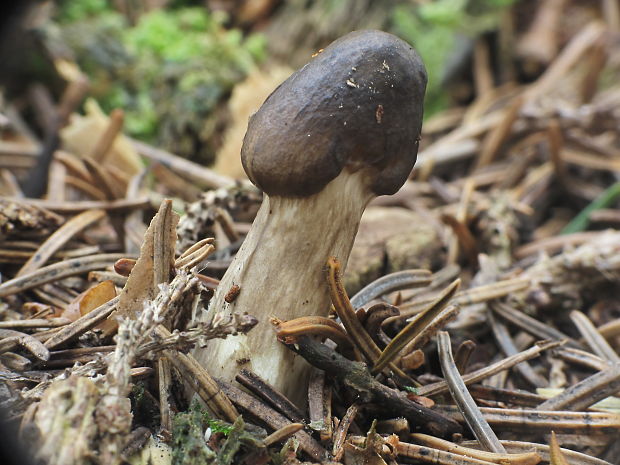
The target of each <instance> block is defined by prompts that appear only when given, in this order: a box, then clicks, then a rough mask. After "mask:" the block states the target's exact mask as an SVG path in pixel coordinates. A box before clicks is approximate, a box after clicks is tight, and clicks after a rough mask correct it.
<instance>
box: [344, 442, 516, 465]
mask: <svg viewBox="0 0 620 465" xmlns="http://www.w3.org/2000/svg"><path fill="white" fill-rule="evenodd" d="M394 443H395V444H394ZM394 443H392V444H390V446H388V445H387V444H386V443H384V444H383V445H382V447H381V451H380V452H381V454H382V455H385V456H390V455H393V454H394V452H396V454H397V455H398V456H400V457H404V458H408V459H413V461H414V462H415V463H430V464H434V465H494V464H495V463H496V462H489V461H487V460H480V459H477V458H474V457H468V456H463V455H458V454H455V453H453V452H448V451H445V450H441V449H434V448H432V447H427V446H423V445H419V444H410V443H408V442H402V441H394ZM349 444H352V445H354V446H357V447H364V446H365V445H366V438H365V437H361V436H349ZM394 446H395V447H394ZM349 447H350V446H349ZM394 449H395V450H394ZM377 452H379V451H377ZM383 463H385V462H383ZM394 463H396V462H394ZM506 463H508V462H506Z"/></svg>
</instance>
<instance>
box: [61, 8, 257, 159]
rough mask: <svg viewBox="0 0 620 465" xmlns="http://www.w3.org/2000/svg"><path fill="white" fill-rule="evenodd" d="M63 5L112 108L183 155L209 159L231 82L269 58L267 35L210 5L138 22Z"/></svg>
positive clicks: (74, 42)
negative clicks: (251, 31) (248, 31)
mask: <svg viewBox="0 0 620 465" xmlns="http://www.w3.org/2000/svg"><path fill="white" fill-rule="evenodd" d="M88 2H93V5H91V6H90V7H88V8H87V7H86V6H84V7H83V8H77V7H75V8H74V4H75V3H80V2H66V3H65V4H63V6H62V8H61V11H60V13H59V15H58V19H59V21H60V23H61V28H60V29H61V31H62V36H63V39H64V40H65V42H66V43H67V44H68V45H69V46H70V48H71V49H72V50H73V51H74V53H75V55H76V59H77V61H78V64H79V65H80V67H81V68H82V69H83V70H84V71H85V72H86V73H87V74H88V75H89V77H90V78H91V82H92V84H93V85H92V91H91V92H92V94H93V96H94V97H95V98H96V99H97V100H98V101H99V103H100V104H101V106H102V108H103V109H104V110H105V111H110V110H112V109H113V108H122V109H123V110H124V111H125V129H126V131H127V132H128V133H129V134H131V135H132V136H135V137H139V138H142V139H144V140H147V141H151V142H155V143H157V144H160V145H162V146H164V147H167V148H169V149H170V150H174V151H176V152H178V153H180V154H182V155H186V156H190V155H191V156H193V157H194V158H198V159H201V161H209V159H210V158H211V157H212V155H213V153H212V151H213V147H211V146H210V145H209V140H210V138H211V137H212V135H213V132H214V130H215V128H216V125H215V124H213V123H212V122H210V121H209V118H211V117H212V116H213V113H214V111H215V110H216V108H217V107H218V105H219V103H220V102H221V101H222V99H223V98H224V97H225V96H226V95H227V94H228V93H229V92H230V91H231V89H232V87H233V86H234V85H235V84H236V83H237V82H239V81H241V80H242V79H244V78H245V76H246V75H247V74H248V72H249V71H250V70H251V69H252V68H253V67H254V66H256V64H257V63H258V62H260V61H261V60H263V59H264V58H265V53H266V52H265V49H266V46H265V40H264V38H263V37H262V36H260V35H250V36H248V37H245V36H244V35H243V34H242V32H241V31H239V30H237V29H226V28H225V27H224V21H225V20H226V17H225V15H222V14H216V13H209V12H208V11H207V10H206V9H205V8H203V7H183V8H178V9H157V10H153V11H150V12H148V13H146V14H144V15H142V16H140V18H139V19H138V22H137V24H135V26H133V27H131V26H130V25H129V24H128V23H127V20H126V18H125V17H124V16H122V15H121V14H120V13H118V12H116V11H114V10H111V9H103V8H101V5H100V4H99V3H97V1H96V0H88Z"/></svg>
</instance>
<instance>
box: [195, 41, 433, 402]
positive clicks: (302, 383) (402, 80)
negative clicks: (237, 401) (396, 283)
mask: <svg viewBox="0 0 620 465" xmlns="http://www.w3.org/2000/svg"><path fill="white" fill-rule="evenodd" d="M425 86H426V72H425V70H424V66H423V64H422V62H421V60H420V58H419V57H418V55H417V54H416V53H415V51H414V50H413V49H412V48H411V47H410V46H409V45H408V44H407V43H405V42H403V41H402V40H400V39H398V38H396V37H395V36H392V35H390V34H387V33H384V32H380V31H359V32H354V33H351V34H348V35H346V36H345V37H343V38H341V39H339V40H337V41H336V42H334V43H333V44H331V45H330V46H329V47H327V48H326V49H325V50H324V51H323V52H322V53H320V54H319V55H318V56H317V57H316V58H314V59H313V61H311V62H310V63H309V64H308V65H306V66H305V67H303V68H302V69H301V70H299V71H297V72H296V73H295V74H293V75H292V76H291V77H290V78H289V79H287V80H286V81H285V82H284V83H283V84H282V85H281V86H280V87H278V89H276V91H275V92H274V93H273V94H272V95H271V96H270V97H269V98H268V99H267V100H266V101H265V103H264V104H263V106H262V107H261V109H260V110H259V111H258V112H257V113H255V114H254V115H253V116H252V118H251V119H250V122H249V125H248V131H247V133H246V136H245V139H244V144H243V149H242V155H241V156H242V162H243V166H244V169H245V170H246V173H247V174H248V177H249V178H250V180H251V181H252V182H254V183H255V184H256V185H257V186H258V187H260V188H261V189H262V190H263V191H264V192H265V199H264V201H263V204H262V206H261V208H260V210H259V212H258V214H257V217H256V219H255V221H254V224H253V225H252V229H251V230H250V232H249V234H248V236H247V238H246V239H245V241H244V243H243V245H242V246H241V248H240V250H239V252H238V253H237V255H236V257H235V259H234V260H233V262H232V264H231V265H230V267H229V269H228V270H227V272H226V274H225V275H224V277H223V279H222V281H221V282H220V285H219V286H218V289H217V291H216V293H215V296H214V297H213V299H212V300H211V303H210V305H209V310H208V311H207V312H206V314H205V315H201V318H202V319H207V320H208V319H211V318H213V317H214V316H215V315H217V314H219V313H221V312H226V313H231V312H248V313H250V314H252V315H254V316H255V317H256V318H258V320H259V323H258V325H257V326H256V327H255V328H254V329H253V330H252V331H251V332H250V333H249V334H248V335H247V336H246V335H239V336H235V337H228V338H227V339H225V340H213V341H210V342H209V345H208V346H207V347H206V348H204V349H197V350H196V352H195V354H194V355H195V356H196V358H197V359H198V361H199V362H200V363H201V364H202V365H203V366H205V367H206V368H207V370H208V371H209V372H210V373H211V374H212V375H213V376H215V377H220V378H223V379H225V380H227V381H231V380H234V377H235V375H236V374H237V373H238V372H239V370H241V369H242V368H246V369H249V370H251V371H253V372H255V373H257V374H258V375H259V376H261V377H263V378H264V379H266V380H267V381H268V382H269V383H271V384H272V385H273V386H274V387H275V388H276V389H278V390H280V391H281V392H283V393H284V394H285V395H286V396H288V397H289V398H291V399H292V400H293V401H295V402H297V403H301V402H302V401H303V399H304V397H305V395H306V386H307V382H306V381H307V374H308V368H309V365H308V364H307V363H306V362H305V361H304V360H303V359H301V358H300V357H299V356H296V355H294V354H293V353H292V352H290V351H288V350H287V349H286V348H285V347H283V346H282V345H281V344H279V343H278V342H277V340H276V337H275V333H274V331H273V329H272V327H271V325H270V322H269V320H270V317H272V316H273V317H276V318H278V319H281V320H291V319H294V318H298V317H302V316H310V315H321V316H326V315H327V313H328V311H329V306H330V299H329V291H328V288H327V284H326V279H325V264H326V262H327V259H328V258H329V257H330V256H335V257H337V258H338V260H339V261H340V262H341V263H342V265H343V267H344V266H345V265H346V262H347V260H348V257H349V253H350V251H351V248H352V246H353V241H354V239H355V234H356V233H357V229H358V226H359V222H360V218H361V216H362V213H363V211H364V208H365V207H366V205H367V204H368V202H369V201H370V200H371V199H373V198H374V197H376V196H377V195H385V194H393V193H394V192H396V191H397V190H398V189H399V188H400V187H401V186H402V184H403V183H404V182H405V180H406V179H407V177H408V176H409V173H410V172H411V169H412V168H413V165H414V163H415V160H416V154H417V148H418V138H419V134H420V129H421V124H422V101H423V97H424V90H425Z"/></svg>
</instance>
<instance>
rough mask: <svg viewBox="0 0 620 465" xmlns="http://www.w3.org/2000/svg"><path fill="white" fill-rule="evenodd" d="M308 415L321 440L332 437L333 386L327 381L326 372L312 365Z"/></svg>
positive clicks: (328, 439)
mask: <svg viewBox="0 0 620 465" xmlns="http://www.w3.org/2000/svg"><path fill="white" fill-rule="evenodd" d="M308 415H309V416H310V423H311V424H312V426H313V428H314V429H318V430H319V434H320V436H321V441H331V439H332V415H331V388H330V387H329V385H327V384H326V383H325V372H324V371H323V370H319V369H318V368H314V367H312V373H311V375H310V381H309V383H308Z"/></svg>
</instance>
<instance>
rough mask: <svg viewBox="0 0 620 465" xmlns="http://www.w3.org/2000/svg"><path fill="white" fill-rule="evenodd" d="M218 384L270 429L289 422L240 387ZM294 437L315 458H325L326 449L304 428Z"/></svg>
mask: <svg viewBox="0 0 620 465" xmlns="http://www.w3.org/2000/svg"><path fill="white" fill-rule="evenodd" d="M218 384H219V386H220V387H221V388H222V391H223V392H224V393H225V394H226V395H227V396H228V398H229V399H230V400H231V401H232V402H233V403H234V404H236V405H238V406H239V407H241V408H242V409H244V410H247V411H248V412H250V413H251V414H252V415H253V416H255V417H256V418H258V419H260V420H262V421H264V422H265V423H266V424H267V425H269V426H270V427H271V428H272V429H274V430H279V429H280V428H283V427H285V426H287V425H289V424H290V421H289V420H288V419H287V418H286V417H285V416H284V415H282V414H280V413H278V412H276V411H275V410H273V409H272V408H270V407H267V406H266V405H265V404H263V403H262V402H260V401H259V400H258V399H256V398H254V397H252V396H251V395H249V394H246V393H245V392H243V391H242V390H241V389H239V388H237V387H235V386H233V385H232V384H228V383H226V382H224V381H220V380H218ZM295 438H297V440H298V441H299V445H300V446H301V448H302V449H303V450H304V451H305V452H306V453H307V454H309V455H310V456H311V457H312V458H314V459H315V460H325V459H326V458H327V451H326V450H325V449H323V447H321V445H320V444H319V443H318V442H316V441H315V440H314V439H313V438H312V437H311V436H310V435H309V434H308V433H306V432H305V431H304V430H301V431H298V432H297V433H295Z"/></svg>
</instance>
